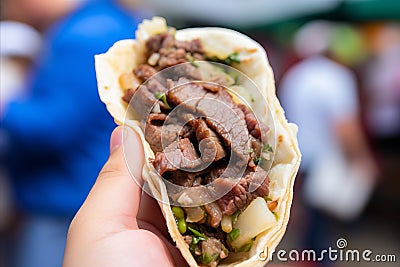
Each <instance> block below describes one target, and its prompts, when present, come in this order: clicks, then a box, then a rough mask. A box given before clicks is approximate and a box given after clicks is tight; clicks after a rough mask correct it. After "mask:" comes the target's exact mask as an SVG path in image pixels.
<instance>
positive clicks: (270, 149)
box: [262, 144, 274, 152]
mask: <svg viewBox="0 0 400 267" xmlns="http://www.w3.org/2000/svg"><path fill="white" fill-rule="evenodd" d="M262 151H263V152H274V150H273V149H272V146H270V144H264V145H263V149H262Z"/></svg>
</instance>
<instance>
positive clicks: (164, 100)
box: [154, 92, 171, 109]
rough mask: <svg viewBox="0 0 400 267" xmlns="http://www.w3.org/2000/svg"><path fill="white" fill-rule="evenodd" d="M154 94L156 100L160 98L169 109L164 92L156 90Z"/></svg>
mask: <svg viewBox="0 0 400 267" xmlns="http://www.w3.org/2000/svg"><path fill="white" fill-rule="evenodd" d="M154 96H155V97H156V98H157V99H158V100H161V101H162V102H163V103H164V105H165V106H166V107H167V108H168V109H171V107H170V105H169V104H168V102H167V96H166V94H165V93H162V92H157V93H155V94H154Z"/></svg>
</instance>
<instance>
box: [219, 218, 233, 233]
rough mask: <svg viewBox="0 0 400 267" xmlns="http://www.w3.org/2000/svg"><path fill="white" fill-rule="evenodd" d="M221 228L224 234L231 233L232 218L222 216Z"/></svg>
mask: <svg viewBox="0 0 400 267" xmlns="http://www.w3.org/2000/svg"><path fill="white" fill-rule="evenodd" d="M221 228H222V231H224V232H225V233H230V232H231V231H232V217H231V216H228V215H222V220H221Z"/></svg>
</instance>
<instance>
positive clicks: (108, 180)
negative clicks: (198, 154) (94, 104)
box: [63, 127, 186, 267]
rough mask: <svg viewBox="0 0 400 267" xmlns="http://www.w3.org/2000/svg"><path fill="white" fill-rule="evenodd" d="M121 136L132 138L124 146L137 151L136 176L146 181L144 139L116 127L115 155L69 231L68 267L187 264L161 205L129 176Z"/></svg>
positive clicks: (133, 173)
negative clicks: (171, 236) (172, 239)
mask: <svg viewBox="0 0 400 267" xmlns="http://www.w3.org/2000/svg"><path fill="white" fill-rule="evenodd" d="M123 132H124V133H123ZM122 133H123V134H122ZM122 135H124V138H125V140H127V141H126V142H125V143H124V145H129V146H133V147H134V148H135V149H134V151H137V154H136V155H135V160H136V161H135V163H134V166H133V167H135V168H134V169H132V175H133V176H134V177H136V178H138V179H136V180H139V181H141V170H142V166H143V161H144V156H143V147H142V145H141V142H140V139H139V137H138V136H137V134H135V133H134V132H133V131H132V130H131V129H128V128H127V127H126V128H125V129H123V128H122V127H117V128H116V129H115V130H114V132H113V134H112V136H111V142H110V151H111V153H110V157H109V159H108V161H107V163H106V164H105V165H104V167H103V169H102V170H101V172H100V174H99V177H98V178H97V181H96V183H95V185H94V186H93V188H92V189H91V191H90V193H89V195H88V197H87V199H86V200H85V202H84V203H83V205H82V207H81V208H80V209H79V211H78V213H77V214H76V216H75V218H74V219H73V221H72V223H71V226H70V228H69V232H68V238H67V245H66V250H65V255H64V262H63V267H80V266H82V267H90V266H96V267H102V266H117V267H123V266H130V267H131V266H186V262H185V261H184V259H183V258H182V256H181V255H180V253H179V251H178V250H177V249H176V248H175V247H174V245H173V244H172V243H171V242H170V241H169V240H168V239H167V238H166V236H167V234H166V227H165V220H164V218H163V217H162V215H161V212H160V209H159V208H158V205H157V203H156V202H155V200H153V199H151V198H150V197H149V196H148V195H147V194H144V196H143V197H142V190H141V187H140V185H139V184H137V183H136V182H135V181H134V179H132V177H131V174H130V173H129V170H128V168H127V166H126V164H125V159H124V154H123V148H122ZM139 203H140V205H139ZM146 229H147V230H146Z"/></svg>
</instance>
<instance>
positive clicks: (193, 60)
mask: <svg viewBox="0 0 400 267" xmlns="http://www.w3.org/2000/svg"><path fill="white" fill-rule="evenodd" d="M186 58H187V59H188V60H189V62H190V64H191V65H192V66H193V67H195V68H198V67H199V64H197V63H196V60H195V58H194V57H193V56H192V55H191V54H187V56H186Z"/></svg>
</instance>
